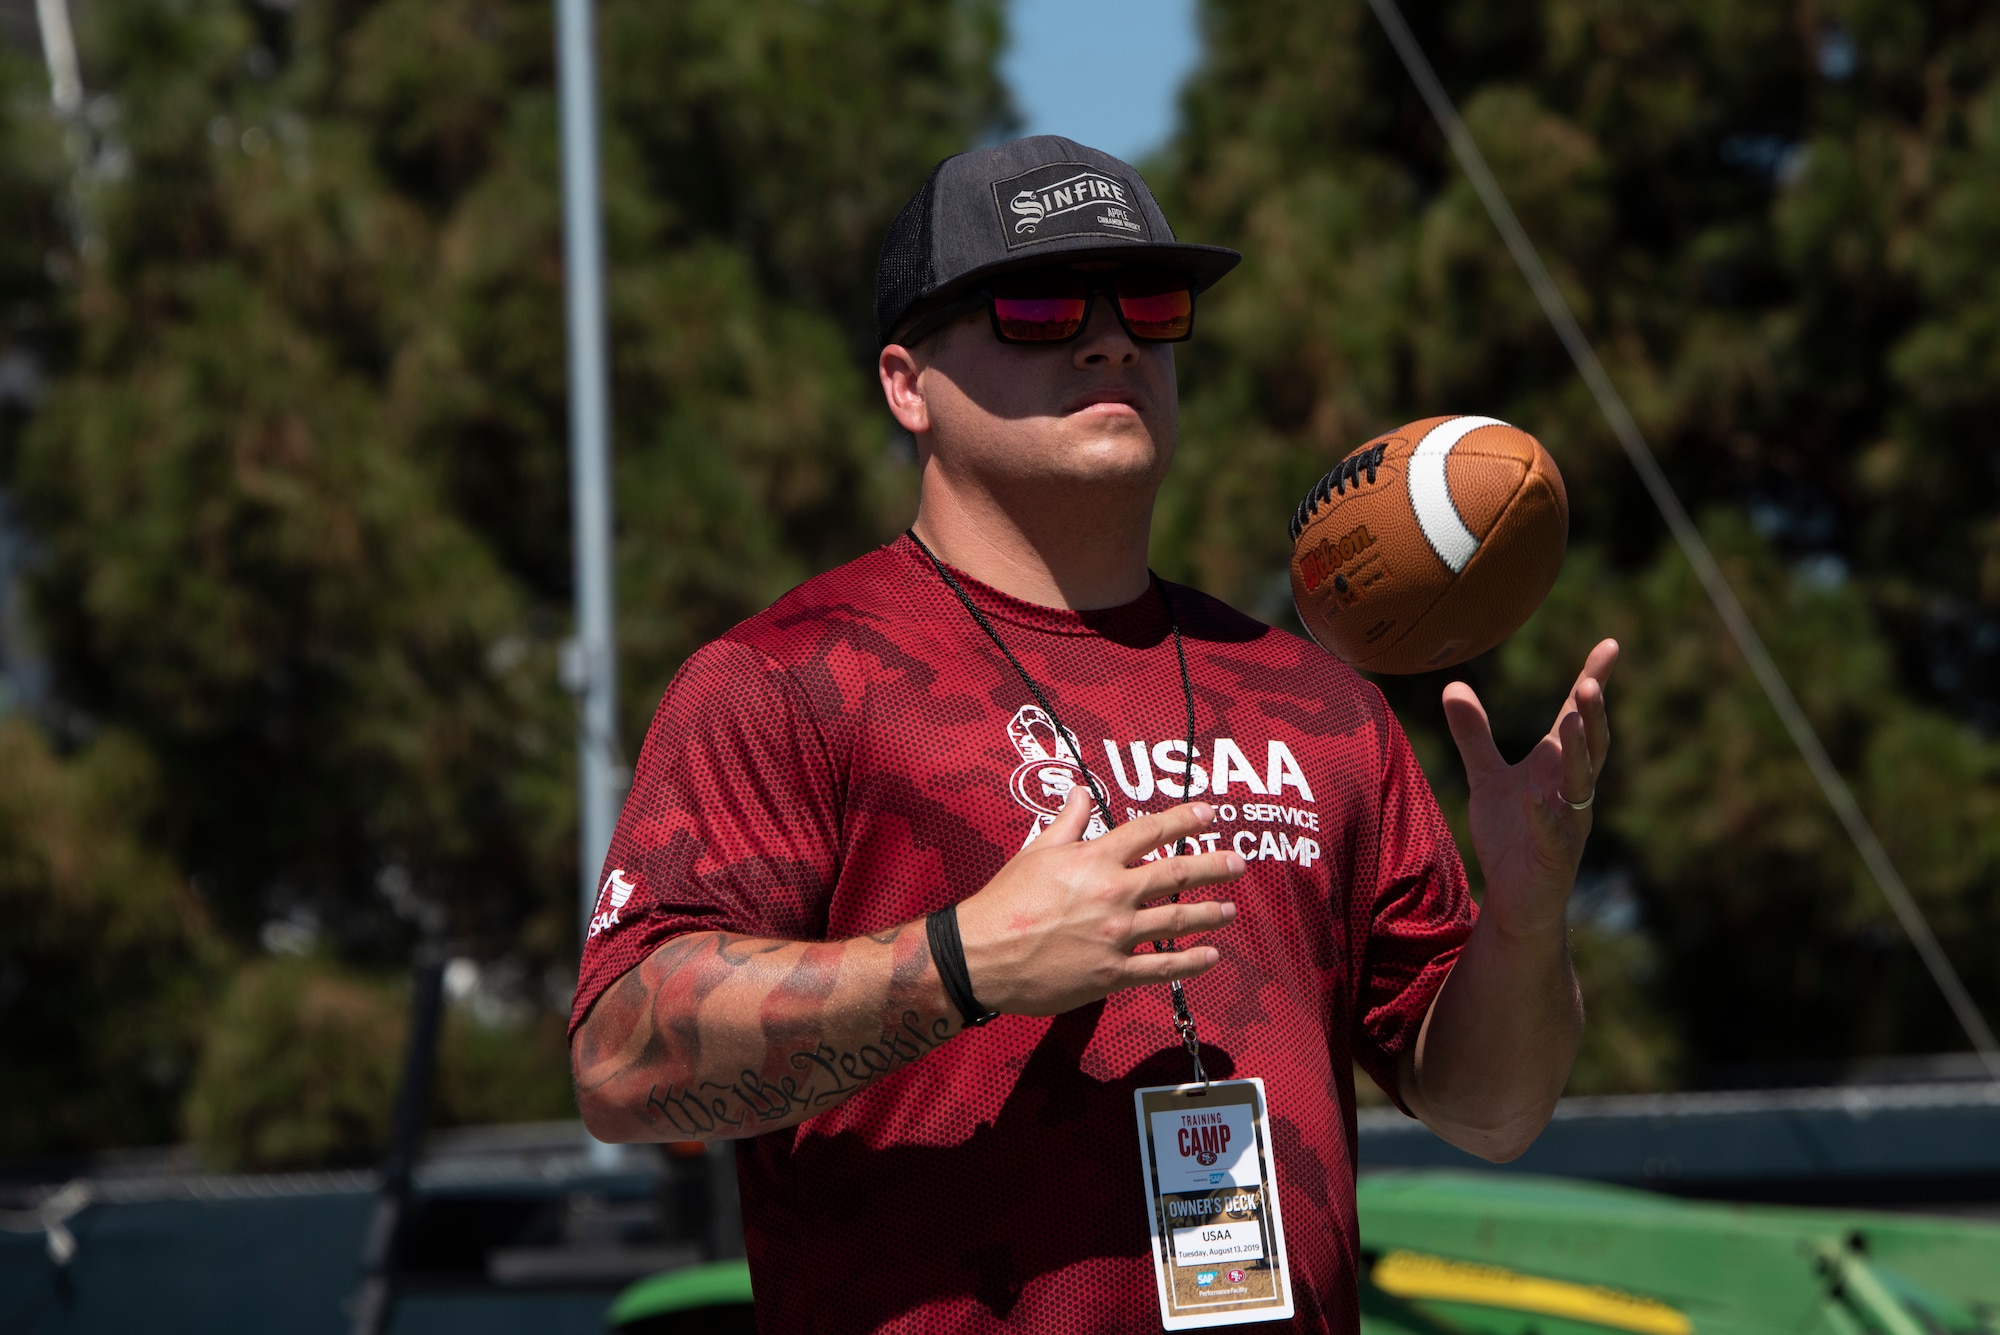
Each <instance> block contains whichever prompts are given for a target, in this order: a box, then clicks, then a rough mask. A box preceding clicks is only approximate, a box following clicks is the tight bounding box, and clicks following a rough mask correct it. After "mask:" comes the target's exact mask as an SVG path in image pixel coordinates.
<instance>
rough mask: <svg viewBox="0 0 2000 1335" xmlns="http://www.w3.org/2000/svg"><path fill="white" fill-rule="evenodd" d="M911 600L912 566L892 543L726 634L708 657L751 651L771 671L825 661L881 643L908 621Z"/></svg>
mask: <svg viewBox="0 0 2000 1335" xmlns="http://www.w3.org/2000/svg"><path fill="white" fill-rule="evenodd" d="M908 597H909V579H908V569H907V564H906V562H905V561H903V560H902V558H901V557H900V555H899V554H898V552H897V550H896V547H895V544H893V543H891V544H890V545H888V546H884V547H877V548H875V549H874V550H873V551H870V552H866V553H863V554H862V555H860V556H857V557H855V558H854V559H853V560H852V561H848V562H846V563H844V564H842V565H838V566H835V567H834V568H833V569H831V570H828V571H826V572H825V573H823V574H819V575H815V576H813V577H812V578H811V579H809V580H807V581H806V582H805V583H803V584H800V585H799V586H797V587H796V588H794V589H792V590H791V591H790V592H788V593H786V594H784V595H783V596H782V597H780V598H779V599H778V600H777V601H776V602H774V603H772V604H771V605H770V606H769V607H767V608H765V609H764V610H763V611H761V612H759V613H757V615H755V616H753V617H750V618H749V619H747V620H745V621H742V622H740V623H738V624H737V625H735V626H733V627H731V628H730V629H729V630H727V631H725V632H723V634H722V635H721V636H720V637H718V638H717V639H716V640H715V641H714V642H713V643H712V644H711V645H709V646H708V649H707V652H709V653H710V654H711V655H713V654H715V653H716V652H717V651H720V652H722V653H728V654H730V656H732V657H734V656H737V655H740V654H742V652H743V651H745V650H748V651H754V653H755V654H756V655H757V656H759V657H761V658H763V659H764V660H765V661H766V662H767V663H769V664H771V665H774V666H778V667H786V668H793V667H798V666H800V665H802V664H805V663H808V662H812V661H816V660H819V659H821V658H823V657H824V656H825V654H826V653H827V651H828V648H829V646H830V644H831V643H833V642H837V641H840V640H852V639H853V638H855V637H856V636H861V637H864V638H875V637H878V636H881V635H882V634H884V633H885V632H887V631H889V630H890V629H891V628H892V627H894V626H895V625H897V624H898V623H900V622H903V621H906V620H907V619H908V617H909V615H910V609H909V608H908V606H907V605H906V604H907V602H908ZM732 651H733V652H732Z"/></svg>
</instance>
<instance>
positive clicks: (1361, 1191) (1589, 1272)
mask: <svg viewBox="0 0 2000 1335" xmlns="http://www.w3.org/2000/svg"><path fill="white" fill-rule="evenodd" d="M1356 1194H1357V1198H1358V1204H1359V1206H1360V1217H1361V1250H1362V1260H1363V1264H1362V1285H1361V1310H1362V1319H1361V1328H1362V1330H1363V1332H1364V1335H1444V1333H1445V1332H1465V1333H1466V1335H1472V1333H1474V1332H1476V1333H1477V1335H1530V1332H1534V1333H1535V1335H1602V1332H1606V1331H1632V1332H1637V1333H1638V1335H1768V1333H1769V1332H1776V1331H1783V1332H1787V1333H1788V1335H1864V1333H1866V1335H1946V1333H1947V1332H1949V1335H1995V1333H1996V1332H2000V1225H1996V1224H1991V1223H1980V1222H1972V1221H1960V1220H1955V1219H1948V1218H1940V1217H1936V1216H1921V1215H1895V1214H1880V1213H1863V1212H1859V1211H1848V1210H1820V1209H1790V1208H1784V1207H1776V1206H1762V1205H1724V1204H1715V1203H1708V1202H1695V1201H1685V1200H1678V1199H1675V1198H1673V1197H1668V1196H1659V1195H1654V1194H1652V1193H1650V1192H1645V1191H1636V1190H1631V1189H1629V1188H1623V1187H1608V1186H1599V1185H1595V1184H1590V1183H1582V1182H1575V1181H1565V1180H1560V1179H1554V1178H1530V1177H1521V1176H1514V1175H1506V1176H1503V1175H1500V1174H1488V1173H1467V1172H1448V1171H1440V1172H1411V1173H1375V1174H1369V1175H1366V1176H1364V1177H1363V1178H1362V1179H1361V1183H1360V1186H1359V1188H1358V1190H1357V1193H1356Z"/></svg>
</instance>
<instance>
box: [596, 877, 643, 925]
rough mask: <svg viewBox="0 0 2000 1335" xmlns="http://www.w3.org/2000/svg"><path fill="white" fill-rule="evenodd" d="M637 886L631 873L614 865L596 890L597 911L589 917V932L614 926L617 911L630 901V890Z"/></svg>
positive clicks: (616, 920)
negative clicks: (601, 885)
mask: <svg viewBox="0 0 2000 1335" xmlns="http://www.w3.org/2000/svg"><path fill="white" fill-rule="evenodd" d="M638 888H639V887H638V885H637V884H636V883H635V882H634V881H633V880H632V876H631V873H629V872H627V871H626V870H625V869H624V868H623V867H614V868H613V869H612V871H611V874H610V875H609V876H607V877H605V878H604V885H603V887H602V888H600V889H599V890H598V892H597V912H596V913H594V914H592V915H591V918H590V934H591V935H592V936H596V935H597V934H598V933H599V932H608V931H610V930H611V929H612V928H614V927H616V926H617V925H618V913H619V911H620V910H621V909H623V908H624V907H625V905H626V904H627V903H629V902H630V901H631V899H632V892H633V891H634V890H636V889H638Z"/></svg>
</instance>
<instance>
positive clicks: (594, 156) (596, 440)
mask: <svg viewBox="0 0 2000 1335" xmlns="http://www.w3.org/2000/svg"><path fill="white" fill-rule="evenodd" d="M593 17H594V16H593V12H592V5H591V0H556V56H557V70H558V75H557V82H558V88H559V93H560V97H561V104H562V184H563V260H564V266H565V271H566V282H565V284H564V290H565V295H566V298H567V314H568V323H569V426H570V451H569V460H570V525H571V529H572V541H573V544H574V552H575V560H576V637H575V639H573V640H571V641H570V643H569V644H568V645H566V646H565V653H564V664H563V676H564V680H565V683H566V684H567V685H568V686H569V688H570V689H571V690H572V691H574V692H575V693H576V694H577V695H578V697H579V699H578V709H577V714H578V720H577V721H578V731H577V744H576V763H577V878H578V882H577V883H578V887H579V888H578V894H579V897H580V904H579V907H580V910H581V919H580V922H581V930H582V932H583V933H585V934H587V933H588V932H589V930H590V917H591V912H592V909H593V907H594V906H595V903H596V900H597V873H598V870H599V868H600V867H601V866H602V865H603V861H604V855H605V853H606V851H607V850H608V849H609V848H610V847H611V828H612V825H613V823H614V822H615V821H616V819H617V807H618V798H619V789H620V787H621V786H622V780H623V767H622V766H621V765H620V763H619V750H618V740H617V739H618V720H617V695H618V663H617V653H616V649H615V647H614V644H613V628H612V622H611V430H610V423H609V400H610V389H609V384H608V377H607V374H606V371H605V343H606V334H605V317H604V222H603V212H602V209H601V208H600V206H599V203H598V151H597V61H596V54H595V36H596V33H595V24H594V22H593ZM584 939H585V937H584V936H579V937H578V941H579V944H580V943H581V942H582V941H583V940H584Z"/></svg>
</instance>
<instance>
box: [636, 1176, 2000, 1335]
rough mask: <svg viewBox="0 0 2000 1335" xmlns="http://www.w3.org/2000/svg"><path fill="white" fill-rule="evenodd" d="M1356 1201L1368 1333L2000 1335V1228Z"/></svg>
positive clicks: (674, 1305) (722, 1292)
mask: <svg viewBox="0 0 2000 1335" xmlns="http://www.w3.org/2000/svg"><path fill="white" fill-rule="evenodd" d="M1356 1197H1357V1203H1358V1204H1359V1206H1360V1214H1361V1252H1362V1274H1361V1329H1362V1332H1363V1335H1604V1333H1605V1332H1611V1331H1627V1332H1633V1335H1771V1333H1772V1332H1785V1335H2000V1224H1992V1223H1983V1222H1977V1221H1971V1220H1957V1219H1949V1218H1943V1217H1939V1216H1927V1215H1898V1214H1885V1213H1869V1212H1863V1211H1851V1210H1820V1209H1797V1208H1786V1207H1781V1206H1768V1205H1724V1204H1716V1203H1711V1202H1701V1201H1686V1200H1680V1199H1677V1198H1675V1197H1671V1196H1661V1195H1656V1194H1654V1193H1652V1192H1647V1191H1638V1190H1633V1189H1631V1188H1626V1187H1610V1186H1600V1185H1596V1184H1593V1183H1585V1182H1576V1181H1572V1180H1565V1179H1560V1178H1536V1177H1524V1176H1519V1175H1515V1174H1500V1173H1477V1172H1455V1171H1418V1172H1390V1173H1370V1174H1366V1175H1364V1176H1363V1177H1362V1179H1361V1182H1360V1186H1359V1188H1358V1189H1357V1192H1356ZM749 1303H750V1272H749V1268H748V1267H747V1266H746V1265H745V1264H744V1263H743V1262H741V1261H730V1262H718V1263H716V1264H713V1265H705V1266H695V1267H691V1268H689V1269H685V1270H677V1271H673V1272H670V1273H668V1274H665V1275H657V1276H655V1277H653V1278H652V1279H648V1280H644V1281H641V1282H640V1283H638V1284H635V1285H633V1286H632V1287H631V1288H629V1289H627V1290H626V1291H625V1292H624V1293H623V1294H622V1295H621V1296H620V1297H619V1299H618V1301H617V1303H616V1304H614V1305H613V1307H612V1309H611V1313H610V1326H611V1328H612V1329H613V1330H614V1331H617V1332H620V1333H621V1335H639V1333H640V1332H659V1333H660V1335H668V1333H669V1332H679V1333H683V1335H696V1332H700V1333H701V1335H709V1333H710V1332H715V1333H717V1335H719V1333H720V1332H722V1331H733V1330H744V1331H747V1330H749V1329H750V1328H751V1327H750V1325H749V1320H748V1318H749Z"/></svg>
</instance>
